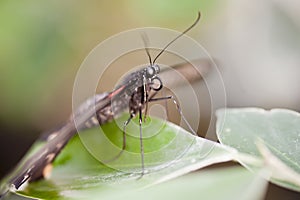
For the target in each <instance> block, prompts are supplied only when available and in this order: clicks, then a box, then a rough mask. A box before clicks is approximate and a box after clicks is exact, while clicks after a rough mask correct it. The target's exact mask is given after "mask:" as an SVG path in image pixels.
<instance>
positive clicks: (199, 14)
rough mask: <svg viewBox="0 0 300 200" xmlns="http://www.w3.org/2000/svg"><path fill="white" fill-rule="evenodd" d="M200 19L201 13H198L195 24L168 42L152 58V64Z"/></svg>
mask: <svg viewBox="0 0 300 200" xmlns="http://www.w3.org/2000/svg"><path fill="white" fill-rule="evenodd" d="M200 17H201V13H200V12H198V17H197V19H196V20H195V22H194V23H193V24H192V25H191V26H189V27H188V28H187V29H186V30H185V31H183V32H182V33H181V34H180V35H178V36H177V37H175V38H174V39H173V40H172V41H171V42H169V43H168V44H167V45H166V46H165V47H164V48H163V49H162V50H161V51H160V52H159V53H158V54H157V56H156V57H155V58H154V60H153V64H154V63H155V61H156V60H157V58H159V56H160V55H161V54H162V53H163V52H164V51H165V50H166V49H167V48H168V47H169V46H170V45H171V44H172V43H173V42H175V41H176V40H177V39H178V38H180V37H181V36H183V35H184V34H185V33H186V32H188V31H189V30H191V29H192V28H193V27H194V26H195V25H196V24H197V23H198V22H199V20H200Z"/></svg>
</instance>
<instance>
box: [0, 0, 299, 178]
mask: <svg viewBox="0 0 300 200" xmlns="http://www.w3.org/2000/svg"><path fill="white" fill-rule="evenodd" d="M198 11H201V13H202V19H201V22H200V25H198V26H197V27H196V29H193V30H192V31H191V32H190V33H189V35H191V36H192V37H193V38H194V39H196V40H197V41H198V42H200V43H201V44H202V45H203V46H204V47H205V48H206V49H207V50H208V52H209V53H210V54H211V56H212V57H213V58H214V59H216V60H217V62H218V67H219V69H220V70H221V73H222V76H223V78H224V83H225V87H226V92H227V103H228V106H230V107H238V106H259V107H263V108H267V109H268V108H273V107H284V108H290V109H294V110H297V111H299V110H300V103H299V102H300V91H299V89H298V86H299V85H300V79H299V78H298V77H299V75H300V57H299V55H300V38H299V35H300V14H299V13H300V12H299V11H300V4H299V3H298V1H293V0H289V1H283V0H270V1H259V0H253V1H251V0H211V1H208V0H206V1H205V0H187V1H180V0H172V1H171V0H165V1H161V0H152V1H142V0H127V1H96V0H90V1H83V0H78V1H74V0H63V1H57V0H52V1H47V2H45V1H37V0H27V1H16V0H2V1H0V110H1V112H0V163H1V164H0V177H1V176H3V175H4V174H5V173H6V172H7V171H8V170H9V169H10V168H12V167H13V166H14V165H15V164H16V163H17V161H18V160H19V159H20V158H21V156H22V155H23V154H24V153H25V152H26V150H27V149H28V148H29V146H30V145H31V143H32V142H33V141H34V139H35V138H36V137H37V136H38V135H39V134H40V133H41V132H42V131H45V130H47V129H49V128H52V127H54V126H55V125H57V124H59V123H60V122H63V121H64V120H65V119H67V117H68V116H69V114H70V112H71V102H72V98H71V97H72V87H73V82H74V79H75V75H76V72H77V70H78V68H79V67H80V64H81V62H82V61H83V59H84V58H85V57H86V55H87V54H88V53H89V52H90V51H91V50H92V49H93V48H94V47H95V46H96V45H97V44H98V43H99V42H101V41H103V40H105V39H106V38H108V37H110V36H112V35H114V34H117V33H119V32H121V31H125V30H128V29H132V28H138V27H145V26H147V27H148V26H156V27H164V28H170V29H174V30H178V31H181V30H184V29H185V28H186V27H187V26H188V25H190V24H191V22H193V20H194V19H195V16H196V13H197V12H198ZM120 45H122V44H120ZM212 76H213V75H212Z"/></svg>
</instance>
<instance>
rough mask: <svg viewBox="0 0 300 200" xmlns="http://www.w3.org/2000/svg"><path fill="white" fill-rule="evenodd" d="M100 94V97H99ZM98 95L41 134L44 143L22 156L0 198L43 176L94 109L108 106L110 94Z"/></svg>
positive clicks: (100, 109) (91, 115)
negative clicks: (27, 155)
mask: <svg viewBox="0 0 300 200" xmlns="http://www.w3.org/2000/svg"><path fill="white" fill-rule="evenodd" d="M100 96H101V98H99V97H100ZM100 96H98V98H96V97H95V98H94V100H95V101H94V102H95V103H93V104H89V105H87V104H86V103H87V102H85V104H83V105H82V106H81V107H80V108H79V111H78V112H79V113H80V114H79V113H77V114H76V113H75V114H74V115H73V116H71V118H70V119H69V120H68V121H67V122H66V123H65V124H64V125H62V126H60V127H58V128H56V129H53V130H52V131H51V133H50V134H49V133H48V134H47V135H46V136H45V135H44V136H42V139H43V140H46V143H45V145H44V146H43V147H41V148H40V149H39V150H38V151H37V152H35V153H34V154H33V155H31V156H30V157H29V158H24V159H23V160H22V161H21V162H20V163H21V164H20V165H21V167H19V168H18V169H16V170H14V171H13V172H12V175H11V177H9V178H8V182H7V185H6V188H5V189H4V192H3V194H0V198H1V196H3V195H4V194H6V193H7V192H8V190H9V189H11V188H15V189H18V188H19V187H20V186H21V185H22V184H24V183H25V182H26V181H33V180H36V179H39V178H41V177H43V175H44V172H45V170H46V168H47V166H48V165H49V164H51V163H52V162H53V160H54V159H55V158H56V156H57V155H58V154H59V153H60V151H61V150H62V149H63V147H64V146H65V145H66V144H67V143H68V141H69V140H70V139H71V138H72V137H73V136H74V135H75V134H76V133H77V130H80V129H85V128H86V122H88V121H89V120H90V119H91V118H93V117H95V116H96V114H95V111H96V113H98V112H100V111H102V110H103V109H106V108H107V107H109V106H110V103H111V97H112V95H110V94H101V95H100ZM103 123H104V121H103ZM75 124H76V125H75Z"/></svg>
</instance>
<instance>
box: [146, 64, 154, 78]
mask: <svg viewBox="0 0 300 200" xmlns="http://www.w3.org/2000/svg"><path fill="white" fill-rule="evenodd" d="M146 73H147V77H148V78H150V77H152V76H154V74H155V68H154V67H153V66H149V67H147V68H146Z"/></svg>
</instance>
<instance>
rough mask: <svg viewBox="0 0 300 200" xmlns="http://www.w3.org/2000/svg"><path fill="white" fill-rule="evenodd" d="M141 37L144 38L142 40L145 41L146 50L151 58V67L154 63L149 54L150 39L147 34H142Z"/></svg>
mask: <svg viewBox="0 0 300 200" xmlns="http://www.w3.org/2000/svg"><path fill="white" fill-rule="evenodd" d="M141 36H142V39H143V42H144V46H145V50H146V53H147V56H148V58H149V62H150V65H151V66H152V65H153V63H152V59H151V55H150V53H149V48H148V44H149V38H148V37H147V35H146V33H145V32H142V33H141Z"/></svg>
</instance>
